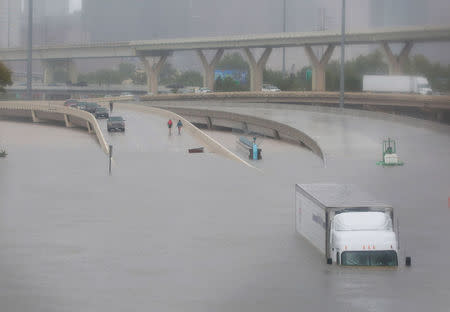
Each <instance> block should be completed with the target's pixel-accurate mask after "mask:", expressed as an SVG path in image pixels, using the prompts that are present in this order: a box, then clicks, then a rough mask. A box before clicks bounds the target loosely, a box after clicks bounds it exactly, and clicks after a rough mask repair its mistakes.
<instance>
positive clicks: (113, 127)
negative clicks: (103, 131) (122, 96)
mask: <svg viewBox="0 0 450 312" xmlns="http://www.w3.org/2000/svg"><path fill="white" fill-rule="evenodd" d="M107 128H108V131H109V132H111V131H122V132H125V120H124V119H123V118H122V117H120V116H113V117H109V118H108V122H107Z"/></svg>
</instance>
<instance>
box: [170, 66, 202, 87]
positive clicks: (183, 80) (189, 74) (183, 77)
mask: <svg viewBox="0 0 450 312" xmlns="http://www.w3.org/2000/svg"><path fill="white" fill-rule="evenodd" d="M175 83H176V84H179V85H183V86H190V87H201V86H202V85H203V77H202V74H200V73H199V72H198V71H194V70H188V71H185V72H182V73H180V74H177V75H176V78H175Z"/></svg>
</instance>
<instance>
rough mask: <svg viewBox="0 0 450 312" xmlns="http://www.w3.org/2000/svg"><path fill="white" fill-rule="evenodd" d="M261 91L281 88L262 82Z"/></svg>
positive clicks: (278, 90) (274, 90)
mask: <svg viewBox="0 0 450 312" xmlns="http://www.w3.org/2000/svg"><path fill="white" fill-rule="evenodd" d="M261 91H262V92H280V91H281V90H280V89H279V88H278V87H276V86H274V85H271V84H263V86H262V89H261Z"/></svg>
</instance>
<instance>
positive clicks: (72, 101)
mask: <svg viewBox="0 0 450 312" xmlns="http://www.w3.org/2000/svg"><path fill="white" fill-rule="evenodd" d="M77 103H78V100H75V99H68V100H66V101H65V102H64V106H70V107H76V106H77Z"/></svg>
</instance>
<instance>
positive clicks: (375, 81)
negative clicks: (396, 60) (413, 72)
mask: <svg viewBox="0 0 450 312" xmlns="http://www.w3.org/2000/svg"><path fill="white" fill-rule="evenodd" d="M363 91H364V92H388V93H416V94H422V95H427V94H432V93H433V90H431V88H430V84H429V83H428V80H427V78H425V77H420V76H387V75H365V76H364V77H363Z"/></svg>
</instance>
